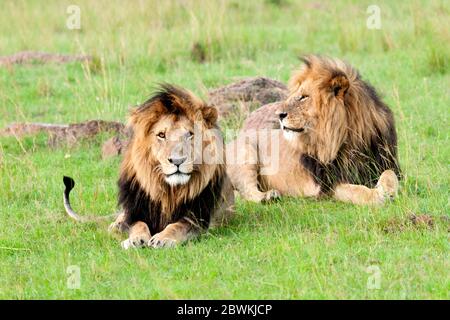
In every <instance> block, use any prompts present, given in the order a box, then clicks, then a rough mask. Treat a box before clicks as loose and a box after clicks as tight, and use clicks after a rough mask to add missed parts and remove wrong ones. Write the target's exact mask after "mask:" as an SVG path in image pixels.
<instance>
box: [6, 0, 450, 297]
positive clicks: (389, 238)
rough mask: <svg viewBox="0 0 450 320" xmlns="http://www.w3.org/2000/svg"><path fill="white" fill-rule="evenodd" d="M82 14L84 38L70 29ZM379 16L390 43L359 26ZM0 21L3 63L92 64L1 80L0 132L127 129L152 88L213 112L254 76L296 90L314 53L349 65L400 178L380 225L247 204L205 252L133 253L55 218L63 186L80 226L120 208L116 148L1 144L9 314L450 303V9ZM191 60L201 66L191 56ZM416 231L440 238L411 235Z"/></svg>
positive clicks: (360, 214) (35, 68)
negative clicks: (245, 303) (220, 96)
mask: <svg viewBox="0 0 450 320" xmlns="http://www.w3.org/2000/svg"><path fill="white" fill-rule="evenodd" d="M74 2H76V3H77V4H78V5H79V7H80V9H81V29H80V30H70V29H68V28H67V27H66V19H67V18H68V16H69V15H68V14H67V13H66V9H67V6H68V5H70V4H72V3H74ZM371 4H376V5H378V6H379V8H380V14H381V28H380V29H369V28H367V26H366V20H367V18H368V17H369V15H368V14H367V13H366V10H367V7H368V6H369V5H371ZM1 7H2V9H1V10H0V54H1V55H9V54H13V53H15V52H18V51H23V50H38V51H46V52H53V53H67V54H80V53H85V54H91V55H93V56H94V57H95V60H94V62H93V63H92V64H90V65H88V66H86V65H82V64H80V63H71V64H67V65H56V64H45V65H43V64H33V65H24V66H19V65H17V66H12V67H7V68H6V67H3V68H2V67H0V128H1V127H4V126H6V125H8V124H9V123H11V122H24V121H33V122H57V123H69V122H76V121H82V120H87V119H105V120H118V121H124V120H125V118H126V114H127V110H128V108H129V106H132V105H135V104H136V103H138V102H142V101H144V99H146V98H147V97H148V95H149V94H150V93H151V92H152V89H153V88H154V86H155V84H156V83H157V82H159V81H166V82H172V83H176V84H178V85H181V86H184V87H187V88H189V89H191V90H193V91H194V92H196V93H198V94H199V95H202V96H205V94H206V92H207V89H208V88H213V87H216V86H220V85H223V84H226V83H229V82H232V81H234V80H237V79H240V78H244V77H248V76H256V75H264V76H268V77H271V78H275V79H278V80H280V81H283V82H286V81H287V79H288V78H289V75H290V74H291V72H292V70H294V69H295V68H296V67H298V65H299V60H298V56H299V55H301V54H305V53H321V54H326V55H330V56H335V57H340V58H343V59H345V60H347V61H349V62H351V63H352V64H353V65H355V66H356V67H357V68H358V69H359V70H360V71H361V73H362V75H363V76H364V78H365V79H367V80H369V81H370V82H371V83H372V84H373V85H374V86H375V87H377V88H378V89H379V91H380V92H381V93H382V94H383V96H384V99H385V101H386V102H387V103H388V105H389V106H390V107H391V108H392V110H393V111H394V114H395V117H396V121H397V128H398V134H399V152H400V162H401V166H402V169H403V171H404V174H405V179H404V180H403V181H402V184H401V188H402V189H401V194H400V196H399V198H398V199H396V200H395V201H394V202H392V203H390V204H388V205H386V206H384V207H382V208H369V207H356V206H353V205H347V204H342V203H337V202H335V201H332V200H323V201H320V202H317V201H313V200H307V199H284V200H282V201H281V202H279V203H275V204H271V205H254V204H251V203H247V202H245V201H238V202H237V214H236V217H235V219H234V220H233V221H232V223H231V225H230V226H229V227H227V228H222V229H216V230H212V231H210V232H209V233H208V234H206V235H204V236H202V237H201V238H200V239H199V240H198V241H194V242H192V243H189V244H187V245H185V246H182V247H178V248H176V249H173V250H163V251H157V250H150V249H148V250H145V249H143V250H132V251H124V250H122V249H121V248H120V245H119V240H120V238H118V237H112V236H111V235H109V234H108V233H107V231H106V227H107V224H106V223H105V224H101V225H96V224H84V225H81V224H76V223H74V222H72V221H70V220H69V219H68V218H67V217H66V215H65V213H64V209H63V206H62V188H63V186H62V176H63V175H64V174H66V175H71V176H73V177H74V178H75V180H76V181H77V187H76V189H75V190H74V192H73V203H74V207H75V209H77V210H78V211H80V212H83V213H93V214H98V215H105V214H108V213H111V212H113V211H114V210H115V209H116V180H117V176H118V166H119V163H120V159H119V158H115V159H112V160H101V156H100V149H101V145H102V142H103V141H104V140H105V138H106V137H104V136H102V137H99V138H98V139H97V140H95V141H83V142H81V143H80V144H79V145H77V146H75V147H63V148H59V149H49V148H48V147H47V145H46V137H45V136H41V135H39V136H37V137H27V138H21V139H16V138H0V298H2V299H23V298H24V299H39V298H44V299H67V298H81V299H102V298H126V299H128V298H137V299H167V298H175V299H179V298H180V299H181V298H189V299H194V298H195V299H216V298H229V299H258V298H273V299H282V298H287V299H316V298H318V299H326V298H338V299H341V298H349V299H366V298H369V299H395V298H406V299H417V298H426V299H435V298H437V299H442V298H447V299H448V298H450V273H449V270H450V263H449V222H448V221H449V220H448V219H449V218H450V212H449V211H450V210H449V188H450V181H449V177H450V175H449V173H450V172H449V168H450V167H449V165H450V163H449V159H450V147H449V139H448V138H449V129H448V128H449V114H450V112H449V111H450V110H449V102H450V99H449V93H450V91H449V88H450V86H449V85H450V74H449V69H450V62H449V59H450V47H449V43H450V33H449V32H450V4H449V2H448V1H444V0H442V1H438V0H433V1H395V2H394V1H379V0H377V1H372V0H370V1H339V2H338V1H326V2H319V1H294V0H278V1H276V0H272V1H256V0H255V1H237V0H230V1H220V0H218V1H206V0H205V1H137V0H136V1H126V2H124V1H118V0H117V1H106V0H105V1H95V2H94V1H88V0H77V1H45V2H44V1H37V0H36V1H33V0H29V1H27V0H23V1H13V0H11V1H8V0H2V1H1ZM194 44H199V45H201V46H202V47H203V48H204V50H205V61H198V59H197V57H196V56H195V55H192V53H191V48H192V47H193V46H194ZM227 125H228V127H233V126H234V127H236V126H238V124H237V123H234V124H233V123H231V124H230V122H227ZM411 214H416V215H420V214H427V215H430V216H431V217H432V218H433V220H434V224H433V226H431V227H430V226H425V225H414V224H413V223H411V222H410V220H409V216H410V215H411ZM71 266H75V268H79V270H80V276H81V281H80V287H79V289H72V288H71V286H70V285H69V286H68V280H69V282H70V281H72V280H73V275H71V273H70V270H71V268H73V267H71ZM68 268H69V269H68ZM70 283H71V282H70ZM373 283H375V288H374V286H373V285H372V284H373Z"/></svg>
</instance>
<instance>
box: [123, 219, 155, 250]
mask: <svg viewBox="0 0 450 320" xmlns="http://www.w3.org/2000/svg"><path fill="white" fill-rule="evenodd" d="M150 239H151V234H150V229H149V228H148V226H147V224H146V223H145V222H142V221H138V222H136V223H134V224H133V225H132V226H131V227H130V233H129V237H128V239H126V240H124V241H122V248H124V249H129V248H140V247H145V246H147V244H148V242H149V241H150Z"/></svg>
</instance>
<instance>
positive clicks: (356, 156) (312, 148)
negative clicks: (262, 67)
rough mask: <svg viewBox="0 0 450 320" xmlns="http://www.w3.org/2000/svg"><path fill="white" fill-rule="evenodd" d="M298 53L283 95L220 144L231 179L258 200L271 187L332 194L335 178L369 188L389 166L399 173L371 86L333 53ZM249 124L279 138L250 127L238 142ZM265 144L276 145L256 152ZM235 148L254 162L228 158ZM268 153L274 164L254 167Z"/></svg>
mask: <svg viewBox="0 0 450 320" xmlns="http://www.w3.org/2000/svg"><path fill="white" fill-rule="evenodd" d="M303 61H304V65H303V66H302V68H301V69H300V70H299V71H297V72H295V73H294V75H293V76H292V78H291V79H290V81H289V89H290V95H289V97H288V98H287V99H286V101H284V102H280V103H275V104H271V105H266V106H263V107H261V108H260V109H258V110H256V111H255V112H254V113H253V114H251V115H250V117H249V118H248V119H247V120H246V122H245V124H244V128H243V130H242V131H241V133H240V135H239V137H238V139H237V140H235V141H233V142H232V143H230V144H229V146H227V153H228V154H227V158H228V161H229V166H228V171H229V174H230V177H231V179H232V182H233V185H234V186H235V187H236V188H237V189H238V190H239V191H240V192H241V194H242V195H243V196H244V197H245V198H247V199H249V200H255V201H264V200H267V194H266V193H267V192H270V193H271V194H274V191H278V192H279V193H281V195H292V196H319V195H323V194H333V192H334V189H335V188H336V186H337V185H341V186H342V185H351V186H353V185H364V186H366V187H368V188H372V187H375V185H376V183H377V179H378V178H379V177H380V175H381V174H382V173H383V172H384V171H385V170H389V169H391V170H393V171H394V172H395V174H396V175H397V176H399V175H400V169H399V166H398V159H397V137H396V131H395V124H394V119H393V115H392V112H391V111H390V110H389V108H388V107H387V106H386V105H385V104H384V103H383V102H382V101H381V99H380V98H379V97H378V95H377V93H376V91H375V89H373V87H371V86H370V85H369V84H368V83H367V82H365V81H363V80H362V79H361V77H360V75H359V74H358V72H357V71H356V70H355V69H354V68H353V67H351V66H350V65H348V64H346V63H344V62H343V61H341V60H338V59H330V58H324V57H318V56H307V57H305V58H304V59H303ZM280 115H283V118H281V116H280ZM279 121H281V122H279ZM280 124H281V125H280ZM281 126H283V127H284V128H291V129H293V130H282V129H283V128H281ZM252 130H256V131H257V132H262V131H264V130H266V131H267V130H270V131H273V132H275V133H272V134H273V135H277V134H278V136H279V137H280V138H279V140H278V142H279V146H275V147H274V145H273V142H272V141H271V140H270V139H266V138H261V137H257V138H254V137H253V136H254V135H253V136H252V137H250V138H249V140H250V141H249V142H246V143H244V144H242V141H243V140H245V139H246V135H248V133H249V132H251V131H252ZM247 138H248V137H247ZM287 138H289V141H287V140H286V139H287ZM240 144H241V145H240ZM242 149H244V151H242ZM267 149H268V150H274V149H279V150H278V151H271V152H272V153H269V154H267V152H266V153H264V150H267ZM236 150H241V151H239V152H240V153H241V154H245V155H246V157H247V159H250V160H251V159H255V158H256V159H257V161H256V163H253V164H248V163H239V161H237V162H236V161H235V162H234V163H233V159H234V160H235V159H236V158H237V155H236V152H237V151H236ZM276 160H279V166H278V170H277V171H276V172H272V173H270V174H263V173H261V172H262V171H264V170H265V169H266V168H267V167H269V166H272V167H273V165H274V162H275V161H276ZM397 184H398V182H397ZM344 189H345V188H344ZM351 189H352V188H350V186H349V188H348V191H349V192H351ZM362 189H363V188H362ZM340 190H341V191H342V188H341V189H340ZM352 190H354V188H353V189H352ZM362 192H363V193H364V190H362ZM372 193H373V192H372ZM275 194H276V192H275ZM340 194H342V193H340ZM373 194H375V193H373ZM377 194H378V193H377ZM269 198H270V197H269ZM352 199H353V198H352ZM377 201H378V200H377ZM351 202H355V201H351ZM356 202H357V201H356Z"/></svg>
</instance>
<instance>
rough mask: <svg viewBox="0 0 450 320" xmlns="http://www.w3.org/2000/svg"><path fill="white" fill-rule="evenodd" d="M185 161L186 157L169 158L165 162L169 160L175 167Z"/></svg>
mask: <svg viewBox="0 0 450 320" xmlns="http://www.w3.org/2000/svg"><path fill="white" fill-rule="evenodd" d="M186 159H187V157H181V158H176V157H171V158H169V159H167V160H169V162H170V163H172V164H174V165H176V166H179V165H181V164H182V163H184V162H185V161H186Z"/></svg>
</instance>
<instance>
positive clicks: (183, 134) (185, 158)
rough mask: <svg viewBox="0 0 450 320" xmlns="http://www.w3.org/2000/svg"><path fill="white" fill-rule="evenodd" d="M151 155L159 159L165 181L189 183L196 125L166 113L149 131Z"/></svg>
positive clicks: (174, 184)
mask: <svg viewBox="0 0 450 320" xmlns="http://www.w3.org/2000/svg"><path fill="white" fill-rule="evenodd" d="M149 138H150V139H149V140H150V141H149V143H150V145H151V146H152V148H151V157H152V159H155V160H156V161H157V166H159V167H160V169H161V171H162V174H163V175H164V179H165V181H166V182H167V183H168V184H170V185H172V186H177V185H183V184H186V183H188V182H189V179H190V178H191V175H192V173H193V171H194V163H195V159H194V157H195V155H194V152H193V150H194V126H193V124H192V123H191V122H190V121H189V120H188V119H187V118H186V117H180V118H179V119H177V118H176V117H174V116H171V115H165V116H163V117H162V118H161V119H160V120H159V121H158V122H157V123H156V124H155V125H154V126H153V128H152V130H151V132H150V134H149Z"/></svg>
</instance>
